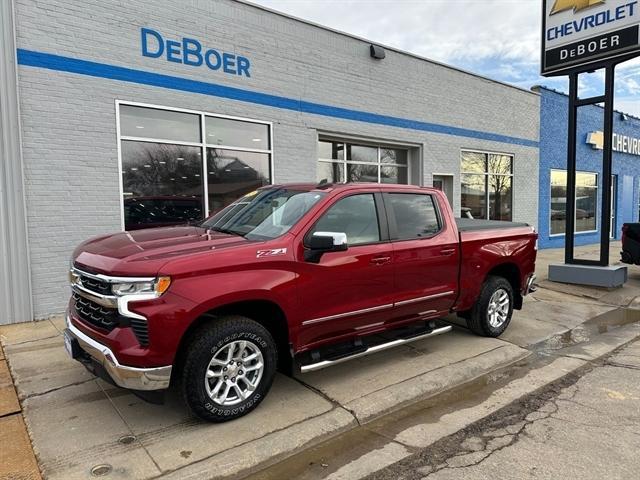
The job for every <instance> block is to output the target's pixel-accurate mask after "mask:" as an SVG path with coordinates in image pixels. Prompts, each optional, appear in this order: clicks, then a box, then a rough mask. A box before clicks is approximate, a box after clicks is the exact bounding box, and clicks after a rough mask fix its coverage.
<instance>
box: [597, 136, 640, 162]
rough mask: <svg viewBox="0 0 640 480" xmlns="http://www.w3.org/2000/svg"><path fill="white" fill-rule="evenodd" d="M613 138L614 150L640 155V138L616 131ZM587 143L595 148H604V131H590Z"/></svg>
mask: <svg viewBox="0 0 640 480" xmlns="http://www.w3.org/2000/svg"><path fill="white" fill-rule="evenodd" d="M612 140H613V145H612V146H613V151H614V152H622V153H628V154H629V155H639V156H640V138H634V137H629V136H628V135H620V134H618V133H614V134H613V138H612ZM587 143H588V144H589V145H591V146H592V147H593V148H594V149H595V150H602V149H603V148H604V133H603V132H601V131H597V132H591V133H589V134H588V135H587Z"/></svg>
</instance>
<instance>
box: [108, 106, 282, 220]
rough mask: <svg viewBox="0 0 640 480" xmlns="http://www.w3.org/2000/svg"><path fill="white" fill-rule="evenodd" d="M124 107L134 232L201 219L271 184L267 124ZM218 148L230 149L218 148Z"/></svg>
mask: <svg viewBox="0 0 640 480" xmlns="http://www.w3.org/2000/svg"><path fill="white" fill-rule="evenodd" d="M118 108H119V119H120V139H121V145H120V149H121V159H122V185H123V209H124V213H123V217H124V226H125V229H127V230H132V229H138V228H149V227H155V226H164V225H177V224H185V223H188V222H193V221H200V220H202V219H204V217H205V216H209V215H211V214H212V213H214V212H217V211H220V210H221V209H222V208H224V207H226V206H227V205H229V204H231V203H233V202H234V201H236V200H237V199H238V198H240V197H242V196H243V195H246V194H247V193H249V192H252V191H253V190H255V189H256V188H259V187H261V186H264V185H267V184H269V183H271V178H272V172H271V155H272V153H271V150H270V146H271V143H272V141H271V138H270V130H271V129H270V127H269V125H268V124H266V123H264V122H258V121H255V122H253V121H248V120H247V121H244V120H242V121H241V120H236V119H228V118H221V117H220V118H219V117H214V116H212V115H210V114H205V113H198V112H179V111H172V110H167V109H163V108H160V107H158V108H151V107H146V106H144V107H140V106H136V105H130V104H119V105H118ZM203 121H204V124H205V130H206V132H207V135H203V134H202V132H201V125H202V123H203ZM212 133H213V134H215V138H214V137H209V135H208V134H212ZM218 143H224V146H225V148H224V149H222V148H212V147H211V144H218ZM207 144H209V147H207ZM205 179H206V182H205ZM205 192H207V193H208V194H207V193H205Z"/></svg>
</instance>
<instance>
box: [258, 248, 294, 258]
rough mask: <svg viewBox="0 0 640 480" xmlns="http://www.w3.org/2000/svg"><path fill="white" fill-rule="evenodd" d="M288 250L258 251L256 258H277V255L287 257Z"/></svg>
mask: <svg viewBox="0 0 640 480" xmlns="http://www.w3.org/2000/svg"><path fill="white" fill-rule="evenodd" d="M286 254H287V249H286V248H271V249H269V250H258V251H257V252H256V258H264V257H275V256H276V255H286Z"/></svg>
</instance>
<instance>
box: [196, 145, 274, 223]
mask: <svg viewBox="0 0 640 480" xmlns="http://www.w3.org/2000/svg"><path fill="white" fill-rule="evenodd" d="M269 170H270V165H269V155H268V154H265V153H254V152H240V151H234V150H222V149H219V148H208V149H207V183H208V187H209V212H210V213H217V212H219V211H220V210H222V209H223V208H224V207H226V206H227V205H229V204H230V203H232V202H234V201H235V200H237V199H238V198H240V197H241V196H243V195H245V194H247V193H248V192H252V191H253V190H255V189H257V188H260V187H263V186H265V185H268V184H269V178H270V174H269Z"/></svg>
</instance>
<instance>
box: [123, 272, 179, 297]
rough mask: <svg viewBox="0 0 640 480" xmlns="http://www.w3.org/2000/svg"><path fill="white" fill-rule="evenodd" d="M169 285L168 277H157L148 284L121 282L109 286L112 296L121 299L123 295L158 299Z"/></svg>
mask: <svg viewBox="0 0 640 480" xmlns="http://www.w3.org/2000/svg"><path fill="white" fill-rule="evenodd" d="M169 285H171V278H170V277H158V278H156V279H155V280H153V281H150V282H122V283H114V284H113V285H111V291H112V292H113V294H114V295H116V296H119V297H122V296H124V295H148V294H152V295H155V296H156V297H159V296H160V295H162V294H163V293H164V292H166V291H167V289H168V288H169Z"/></svg>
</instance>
